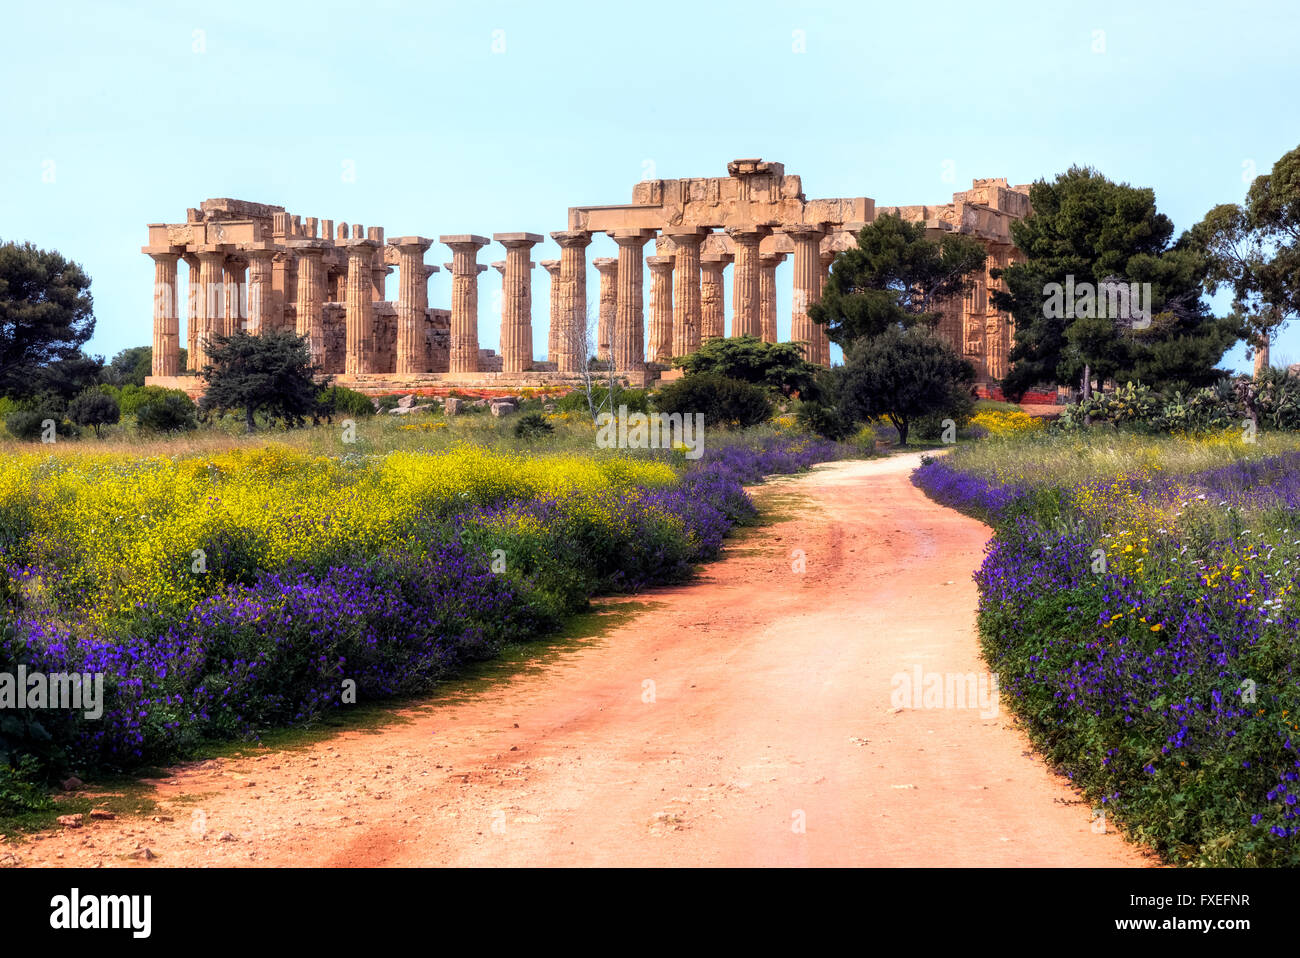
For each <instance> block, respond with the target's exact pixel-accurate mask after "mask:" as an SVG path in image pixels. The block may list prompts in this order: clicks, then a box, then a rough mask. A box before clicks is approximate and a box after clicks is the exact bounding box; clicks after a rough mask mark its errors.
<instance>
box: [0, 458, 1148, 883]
mask: <svg viewBox="0 0 1300 958" xmlns="http://www.w3.org/2000/svg"><path fill="white" fill-rule="evenodd" d="M916 464H917V458H916V456H915V455H903V456H897V457H894V458H890V459H882V460H873V461H868V462H845V463H835V464H829V465H825V466H820V467H818V468H816V469H815V470H814V471H813V472H812V473H809V474H806V475H803V476H798V477H794V478H791V479H784V480H779V481H776V482H772V483H769V484H768V485H767V486H765V487H762V490H761V491H760V493H759V495H760V496H761V497H763V498H764V499H766V500H767V501H768V502H769V504H770V505H772V506H773V507H774V508H775V510H776V513H777V514H778V515H783V514H784V513H791V516H790V517H788V518H781V519H780V520H779V521H777V522H775V523H774V524H771V525H767V526H765V527H763V528H761V529H759V530H756V531H753V532H751V533H749V534H748V535H747V536H745V537H743V538H742V539H740V540H739V541H738V542H737V543H735V544H733V545H730V546H729V547H728V550H727V553H726V554H725V555H724V558H723V559H722V560H721V561H719V562H716V563H713V564H711V565H709V566H707V567H705V568H704V569H703V570H702V573H701V575H700V577H699V579H698V580H697V581H695V582H693V583H691V584H689V585H686V586H682V587H678V588H671V589H662V590H658V591H656V592H655V593H653V594H652V595H651V596H650V597H649V598H651V599H652V600H653V601H654V603H655V604H654V605H652V606H651V607H650V608H648V609H645V610H643V611H641V612H638V613H637V614H636V615H634V616H632V617H631V618H629V619H628V620H626V621H624V622H623V623H622V624H620V625H618V626H616V627H613V628H611V629H610V630H609V631H608V632H607V633H606V634H605V635H603V636H602V637H601V638H600V639H597V640H595V641H591V642H587V643H585V644H582V645H579V646H575V647H573V648H569V649H566V650H565V651H562V652H560V653H558V654H557V655H555V656H553V657H550V658H549V659H548V660H547V661H546V662H545V664H544V665H543V666H541V667H540V668H536V669H529V670H520V671H519V672H517V673H516V674H514V675H512V676H511V677H510V678H509V679H508V680H506V681H503V682H500V683H497V684H495V685H491V686H489V687H487V688H485V689H483V690H482V691H480V692H478V693H476V694H474V695H472V696H468V697H464V698H462V699H459V700H454V701H443V702H440V703H439V704H436V705H434V706H433V707H432V708H424V709H419V710H414V709H413V710H410V712H409V713H407V714H408V717H409V718H410V721H409V722H406V723H403V724H394V725H392V726H391V727H388V728H386V729H384V730H383V732H382V734H367V733H364V732H347V733H343V734H340V735H337V736H335V737H332V738H330V739H329V740H328V741H323V742H319V743H317V744H312V745H307V746H303V747H299V748H295V749H290V750H286V751H277V752H268V753H266V754H262V755H257V756H250V757H245V758H237V759H222V760H214V761H209V762H203V763H198V764H196V765H190V766H182V767H180V768H178V769H176V770H175V775H174V776H173V777H172V778H169V779H166V780H164V781H160V782H159V783H158V785H157V790H158V798H159V800H160V802H161V803H162V808H161V812H162V814H160V816H159V817H162V818H168V817H170V818H171V819H172V820H171V821H165V820H164V821H160V822H159V821H153V820H150V819H144V820H141V819H131V818H120V819H117V820H114V821H102V822H100V821H94V822H88V823H87V825H86V827H83V828H78V829H68V830H64V831H62V832H58V833H51V834H47V835H45V836H44V837H41V838H40V839H39V840H35V841H29V842H25V843H23V844H21V845H18V846H16V847H15V846H10V847H11V848H12V850H13V851H14V852H16V853H17V854H18V856H19V858H20V859H21V861H22V863H23V864H28V865H60V864H67V865H73V864H76V865H95V864H102V865H104V866H121V865H142V866H145V867H148V866H147V865H146V863H145V862H142V861H140V860H138V859H131V858H129V857H128V856H130V855H131V853H132V852H133V851H135V850H136V849H138V848H139V847H141V846H147V847H148V848H149V849H150V850H151V851H152V852H153V853H154V854H156V855H157V856H158V857H157V859H156V860H154V861H153V862H150V863H148V864H151V865H162V866H178V865H227V864H236V865H309V866H311V865H315V866H322V865H349V866H350V865H742V866H743V865H921V866H931V865H933V866H945V865H1049V866H1118V865H1134V866H1138V865H1151V864H1155V863H1156V862H1155V860H1154V859H1153V858H1151V857H1150V856H1148V855H1146V854H1145V853H1143V852H1142V851H1140V850H1139V849H1137V848H1135V847H1134V846H1132V845H1129V844H1126V843H1125V842H1124V841H1123V840H1122V839H1121V838H1120V837H1119V836H1118V835H1116V834H1114V833H1113V832H1110V833H1099V832H1094V830H1093V827H1092V822H1091V818H1092V816H1091V812H1090V810H1089V808H1088V806H1087V805H1086V804H1083V803H1082V802H1081V800H1080V798H1079V796H1078V795H1077V793H1075V792H1074V791H1073V790H1072V788H1071V787H1070V785H1069V783H1068V782H1067V781H1066V780H1065V779H1063V778H1061V777H1060V776H1057V775H1055V774H1053V773H1052V772H1050V771H1049V770H1048V769H1047V768H1046V767H1045V766H1044V765H1043V763H1042V762H1041V761H1040V760H1039V759H1038V758H1037V757H1036V756H1035V755H1034V754H1033V753H1032V752H1031V751H1030V746H1029V744H1028V742H1027V740H1026V738H1025V737H1024V735H1023V734H1022V733H1021V732H1020V731H1019V730H1018V729H1017V728H1016V727H1015V726H1014V724H1013V723H1012V720H1011V718H1010V716H1009V715H1008V714H1007V713H1006V711H1005V709H1003V710H1001V711H999V712H998V714H997V715H996V716H995V717H989V718H985V717H981V710H980V709H978V708H952V707H949V708H899V707H896V704H895V703H894V702H893V701H891V693H892V692H893V688H894V686H893V679H894V677H895V676H896V675H898V674H899V673H906V674H908V675H912V674H914V672H915V670H916V669H917V668H918V667H919V668H920V669H921V670H922V672H923V673H926V674H928V673H944V674H947V673H963V674H964V673H977V674H978V673H980V672H981V670H982V663H981V661H980V659H979V656H978V652H977V641H976V637H975V634H974V612H975V603H976V592H975V585H974V583H973V582H972V581H971V573H972V572H973V570H974V569H975V567H976V566H977V564H978V562H979V560H980V556H981V550H982V547H983V544H984V541H985V539H986V537H987V535H988V530H987V529H986V528H985V527H984V526H983V525H981V524H980V523H978V522H975V521H974V520H972V519H968V518H966V517H964V516H961V515H959V514H957V513H955V512H952V511H950V510H948V509H945V508H943V507H941V506H938V505H936V504H934V503H932V502H930V501H929V500H928V499H926V498H925V497H924V496H923V495H922V494H921V493H920V492H919V491H917V490H916V489H915V488H913V486H912V485H911V484H910V482H909V481H908V474H909V473H910V471H911V470H912V469H913V468H914V467H915V465H916ZM791 495H797V496H799V497H801V501H799V502H798V503H797V504H796V503H794V502H793V501H792V500H790V499H788V498H786V497H788V496H791ZM795 550H802V551H803V554H804V558H805V561H806V564H807V566H806V571H805V572H803V573H798V572H795V571H793V569H792V565H793V564H794V562H795V561H796V559H797V556H796V555H795ZM918 704H920V703H919V702H918ZM186 796H188V798H185V797H186Z"/></svg>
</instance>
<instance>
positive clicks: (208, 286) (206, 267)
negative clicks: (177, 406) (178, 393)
mask: <svg viewBox="0 0 1300 958" xmlns="http://www.w3.org/2000/svg"><path fill="white" fill-rule="evenodd" d="M198 255H199V295H198V306H199V315H198V323H197V325H198V334H197V336H196V338H195V343H194V353H195V366H194V368H195V369H200V370H201V369H202V368H203V367H204V365H205V364H206V363H207V361H208V349H207V343H206V340H207V339H208V337H210V336H213V335H216V334H219V333H220V332H221V330H222V327H223V326H224V323H225V319H224V304H225V300H224V297H223V293H224V292H225V289H224V285H223V284H222V282H221V267H222V264H223V263H224V262H225V260H226V253H225V251H224V250H220V249H212V248H200V250H199V254H198Z"/></svg>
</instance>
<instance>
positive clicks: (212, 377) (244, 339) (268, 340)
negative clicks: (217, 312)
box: [199, 330, 320, 432]
mask: <svg viewBox="0 0 1300 958" xmlns="http://www.w3.org/2000/svg"><path fill="white" fill-rule="evenodd" d="M314 372H315V370H314V369H313V368H312V363H311V350H310V348H309V347H308V345H307V339H306V337H300V336H295V335H294V334H293V333H291V332H288V331H287V330H276V331H273V332H265V333H262V334H260V335H257V336H250V335H249V334H248V333H245V332H242V331H240V332H236V333H235V334H234V335H232V336H212V337H210V338H209V340H208V364H207V365H206V366H204V367H203V371H202V373H201V374H200V375H201V376H202V377H203V379H205V380H206V381H207V388H206V390H205V391H204V393H203V398H202V399H201V400H200V401H199V408H200V409H201V410H203V411H204V412H205V413H206V412H208V411H209V410H214V409H215V410H234V409H237V410H242V411H243V413H244V424H245V426H246V427H247V429H248V431H249V432H252V431H253V429H254V428H255V416H256V414H257V413H259V412H260V413H262V414H263V415H265V416H267V417H268V418H270V419H272V420H275V421H279V422H284V423H285V424H286V425H289V426H298V425H301V424H302V423H303V421H304V420H305V419H306V418H307V417H308V416H311V415H313V414H314V413H315V412H316V410H317V399H318V395H319V393H320V387H319V386H317V385H316V383H315V382H314V381H313V379H312V374H313V373H314Z"/></svg>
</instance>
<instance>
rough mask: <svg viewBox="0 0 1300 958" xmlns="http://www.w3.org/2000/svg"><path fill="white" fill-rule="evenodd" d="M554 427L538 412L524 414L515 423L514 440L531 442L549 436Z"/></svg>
mask: <svg viewBox="0 0 1300 958" xmlns="http://www.w3.org/2000/svg"><path fill="white" fill-rule="evenodd" d="M554 431H555V427H554V426H553V425H551V423H550V422H549V421H548V420H547V418H546V416H545V415H543V414H542V413H540V412H530V413H525V414H524V415H522V416H520V417H519V420H518V421H517V422H516V423H515V438H516V439H524V440H527V441H528V442H532V441H534V440H536V439H540V438H542V437H543V436H549V435H550V434H551V433H552V432H554Z"/></svg>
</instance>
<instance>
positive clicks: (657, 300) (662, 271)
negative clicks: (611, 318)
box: [645, 256, 673, 364]
mask: <svg viewBox="0 0 1300 958" xmlns="http://www.w3.org/2000/svg"><path fill="white" fill-rule="evenodd" d="M646 264H647V265H648V266H649V267H650V335H649V337H647V339H646V348H645V358H646V362H651V363H665V364H666V363H668V361H669V360H670V359H672V352H673V258H672V257H671V256H647V257H646Z"/></svg>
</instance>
